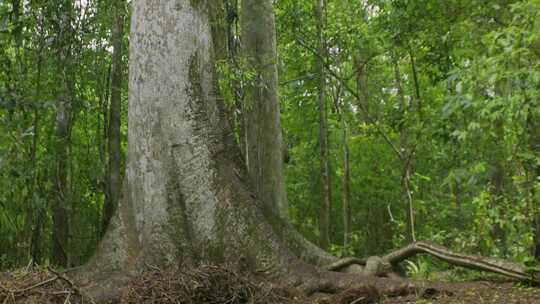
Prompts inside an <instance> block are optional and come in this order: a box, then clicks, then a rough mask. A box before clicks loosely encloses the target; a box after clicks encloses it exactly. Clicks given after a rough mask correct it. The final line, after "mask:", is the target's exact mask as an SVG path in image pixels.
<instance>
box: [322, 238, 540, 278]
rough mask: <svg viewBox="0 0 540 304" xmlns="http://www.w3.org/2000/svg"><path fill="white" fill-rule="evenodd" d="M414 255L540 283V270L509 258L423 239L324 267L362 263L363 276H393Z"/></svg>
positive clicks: (344, 266) (340, 266)
mask: <svg viewBox="0 0 540 304" xmlns="http://www.w3.org/2000/svg"><path fill="white" fill-rule="evenodd" d="M416 254H429V255H431V256H433V257H435V258H437V259H440V260H443V261H445V262H447V263H449V264H452V265H456V266H460V267H464V268H469V269H474V270H480V271H485V272H492V273H496V274H499V275H502V276H506V277H509V278H512V279H515V280H519V281H525V282H532V283H536V284H539V283H540V269H537V268H530V267H523V266H521V265H518V264H515V263H512V262H509V261H505V260H500V259H495V258H490V257H483V256H475V255H467V254H462V253H456V252H453V251H451V250H450V249H448V248H446V247H443V246H440V245H437V244H433V243H430V242H426V241H418V242H414V243H412V244H410V245H407V246H405V247H403V248H401V249H398V250H396V251H393V252H391V253H389V254H387V255H385V256H383V257H370V258H368V259H358V258H354V257H353V258H350V257H349V258H344V259H341V260H338V261H335V262H333V263H330V264H328V265H326V266H325V267H324V268H325V269H327V270H331V271H343V270H346V269H347V268H348V267H350V266H352V265H361V266H362V267H363V273H364V274H366V275H375V276H379V277H385V276H386V277H396V274H395V273H394V270H393V268H395V267H396V266H397V264H399V263H400V262H402V261H404V260H405V259H407V258H410V257H412V256H414V255H416Z"/></svg>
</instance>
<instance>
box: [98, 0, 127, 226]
mask: <svg viewBox="0 0 540 304" xmlns="http://www.w3.org/2000/svg"><path fill="white" fill-rule="evenodd" d="M113 7H114V22H113V29H112V31H113V35H112V44H113V55H112V80H111V81H112V83H111V89H112V90H111V103H110V107H109V124H108V137H107V144H108V147H109V151H108V152H109V153H108V154H109V158H108V165H107V187H106V191H105V205H104V211H103V224H102V231H105V229H106V228H107V226H108V225H109V221H110V220H111V217H112V216H113V215H114V210H115V209H116V206H117V204H118V199H119V197H120V191H121V177H122V175H121V169H120V168H121V163H122V151H121V148H120V143H121V134H120V125H121V114H122V77H123V73H122V72H123V68H122V44H123V38H124V14H125V3H124V0H115V1H114V4H113Z"/></svg>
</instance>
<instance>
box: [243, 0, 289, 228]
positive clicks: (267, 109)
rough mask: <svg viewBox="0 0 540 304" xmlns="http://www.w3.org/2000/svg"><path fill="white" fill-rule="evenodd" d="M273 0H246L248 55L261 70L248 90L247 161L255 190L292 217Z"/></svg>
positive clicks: (272, 206)
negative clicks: (281, 115)
mask: <svg viewBox="0 0 540 304" xmlns="http://www.w3.org/2000/svg"><path fill="white" fill-rule="evenodd" d="M274 19H275V17H274V11H273V6H272V1H271V0H243V1H242V8H241V14H240V20H241V29H242V43H243V50H244V55H245V56H246V59H247V61H248V63H249V67H250V68H251V69H253V71H255V72H256V73H257V74H256V76H255V79H254V81H253V85H251V87H249V88H247V90H246V99H245V102H246V106H245V107H244V115H245V121H246V125H245V126H244V127H245V132H246V134H245V135H246V140H247V148H246V151H245V158H246V164H247V168H248V171H249V175H250V177H251V180H252V183H253V186H254V187H255V192H256V193H257V194H258V196H259V197H260V199H261V200H262V201H263V202H264V203H265V204H266V205H267V206H268V208H269V209H271V210H273V211H274V212H277V213H279V214H280V215H281V216H282V217H283V218H288V204H287V197H286V192H285V178H284V175H283V154H282V151H283V139H282V134H281V122H280V111H279V98H278V71H277V51H276V27H275V20H274Z"/></svg>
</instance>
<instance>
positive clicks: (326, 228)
mask: <svg viewBox="0 0 540 304" xmlns="http://www.w3.org/2000/svg"><path fill="white" fill-rule="evenodd" d="M315 5H316V6H315V16H316V20H315V21H316V25H317V53H318V54H317V75H319V77H318V80H319V83H318V102H319V155H320V172H321V173H320V178H321V181H320V182H321V205H320V211H319V246H320V247H321V248H322V249H325V250H326V249H328V247H329V246H330V211H331V206H332V192H331V180H330V163H329V156H328V145H329V144H328V119H327V115H328V112H327V109H326V73H325V69H324V58H326V43H325V39H324V34H323V28H324V10H325V3H324V0H315Z"/></svg>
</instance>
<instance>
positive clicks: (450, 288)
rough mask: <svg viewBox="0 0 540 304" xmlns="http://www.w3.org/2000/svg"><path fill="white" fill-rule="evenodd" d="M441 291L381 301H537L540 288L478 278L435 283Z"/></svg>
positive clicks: (387, 303) (459, 303)
mask: <svg viewBox="0 0 540 304" xmlns="http://www.w3.org/2000/svg"><path fill="white" fill-rule="evenodd" d="M436 286H437V289H438V290H439V291H441V292H440V294H438V295H435V296H433V298H426V297H421V296H417V295H408V296H403V297H395V298H387V299H384V300H383V301H381V303H383V304H409V303H411V304H412V303H416V304H468V303H472V304H537V303H538V304H540V288H537V287H536V288H535V287H527V286H522V285H520V284H518V283H515V282H505V281H493V280H478V281H469V282H452V283H438V284H436Z"/></svg>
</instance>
